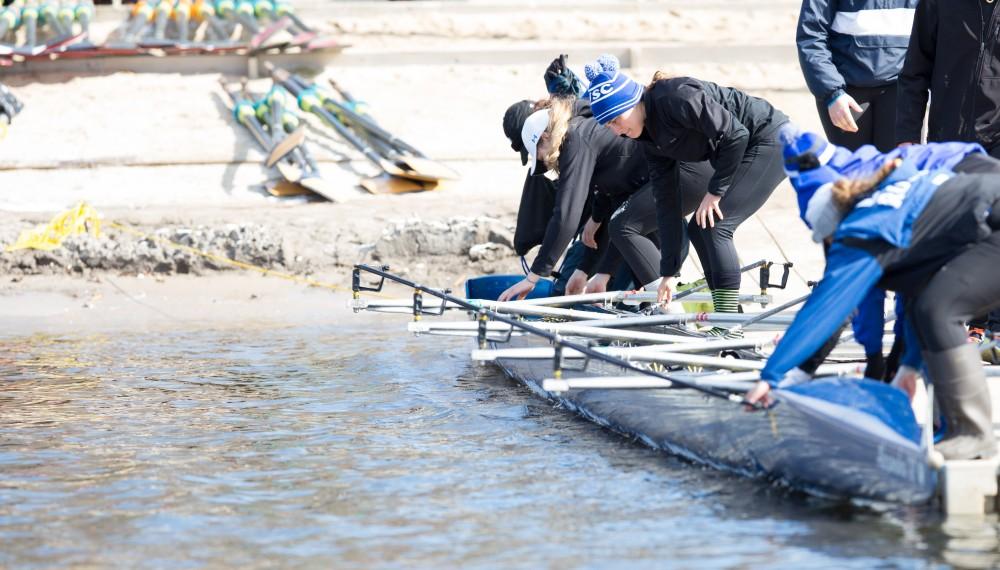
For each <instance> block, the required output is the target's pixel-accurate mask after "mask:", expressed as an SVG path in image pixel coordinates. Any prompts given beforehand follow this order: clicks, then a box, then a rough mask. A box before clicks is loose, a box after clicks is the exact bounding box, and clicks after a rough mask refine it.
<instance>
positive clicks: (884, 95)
mask: <svg viewBox="0 0 1000 570" xmlns="http://www.w3.org/2000/svg"><path fill="white" fill-rule="evenodd" d="M896 91H897V89H896V83H892V84H890V85H886V86H884V87H876V88H874V89H872V90H871V92H872V93H871V96H870V99H869V101H870V103H869V105H868V111H866V112H865V115H870V116H869V117H865V115H862V117H861V118H862V119H863V120H865V121H866V123H870V124H871V126H872V129H871V138H870V139H869V140H868V142H870V143H871V144H873V145H875V148H877V149H879V150H880V151H881V152H889V151H890V150H892V149H893V148H895V147H896Z"/></svg>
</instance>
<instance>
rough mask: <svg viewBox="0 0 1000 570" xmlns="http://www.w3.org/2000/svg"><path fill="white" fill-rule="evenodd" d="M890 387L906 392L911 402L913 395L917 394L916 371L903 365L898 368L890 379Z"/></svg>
mask: <svg viewBox="0 0 1000 570" xmlns="http://www.w3.org/2000/svg"><path fill="white" fill-rule="evenodd" d="M892 385H893V386H895V387H896V388H899V389H900V390H902V391H904V392H906V395H907V396H909V397H910V401H911V402H912V401H913V395H914V394H916V393H917V371H916V370H915V369H913V368H910V367H909V366H907V365H905V364H904V365H902V366H900V367H899V370H897V371H896V376H895V377H893V379H892Z"/></svg>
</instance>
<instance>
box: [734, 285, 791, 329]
mask: <svg viewBox="0 0 1000 570" xmlns="http://www.w3.org/2000/svg"><path fill="white" fill-rule="evenodd" d="M808 298H809V293H806V294H805V295H802V296H801V297H799V298H797V299H792V300H791V301H788V302H787V303H782V304H781V305H778V306H777V307H773V308H771V309H768V310H766V311H764V312H762V313H758V314H757V315H755V316H754V317H753V318H751V319H747V320H745V321H743V322H742V323H740V324H738V325H736V326H735V327H733V328H731V329H729V332H730V333H733V332H739V331H741V330H743V329H745V328H746V327H748V326H750V325H753V324H755V323H759V322H761V321H763V320H765V319H767V318H768V317H770V316H772V315H777V314H778V313H780V312H781V311H784V310H786V309H790V308H792V307H794V306H796V305H801V304H802V303H805V302H806V299H808Z"/></svg>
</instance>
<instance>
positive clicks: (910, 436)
mask: <svg viewBox="0 0 1000 570" xmlns="http://www.w3.org/2000/svg"><path fill="white" fill-rule="evenodd" d="M542 344H545V343H544V341H541V340H539V339H531V338H528V337H525V338H521V339H512V340H511V343H510V344H505V345H503V346H511V347H513V346H515V345H520V346H540V345H542ZM497 363H498V364H499V366H500V367H501V368H502V369H503V370H504V371H505V372H506V374H507V375H508V376H510V377H511V378H513V379H515V380H517V381H519V382H521V383H523V384H525V385H526V386H527V387H529V388H530V389H531V390H532V391H534V392H535V393H537V394H539V395H541V396H543V397H545V398H548V399H550V400H553V401H556V402H558V403H559V404H561V405H562V406H563V407H566V408H568V409H570V410H573V411H575V412H577V413H578V414H580V415H582V416H584V417H586V418H588V419H590V420H592V421H594V422H596V423H598V424H600V425H602V426H605V427H608V428H610V429H612V430H613V431H616V432H618V433H621V434H624V435H627V436H630V437H634V438H637V439H639V440H641V441H643V442H645V443H646V444H648V445H650V446H652V447H655V448H659V449H663V450H666V451H668V452H671V453H674V454H677V455H680V456H683V457H686V458H688V459H690V460H693V461H696V462H699V463H703V464H707V465H710V466H713V467H716V468H719V469H723V470H726V471H730V472H735V473H738V474H741V475H744V476H748V477H754V478H765V479H768V480H770V481H773V482H775V483H778V484H783V485H787V486H789V487H791V488H794V489H797V490H800V491H804V492H807V493H809V494H813V495H817V496H821V497H824V498H832V499H851V500H856V501H862V502H864V501H869V502H876V503H880V502H890V503H901V504H920V503H925V502H927V501H929V500H930V499H931V498H932V497H933V495H934V490H935V487H936V472H935V471H934V470H933V469H931V468H930V467H929V466H928V464H927V460H926V451H925V450H924V449H922V448H921V446H920V444H919V429H918V428H917V425H916V422H915V420H914V419H913V417H912V411H911V410H910V408H909V405H908V402H907V401H906V400H905V397H904V396H903V395H902V393H899V392H898V391H897V390H895V389H894V388H890V387H888V386H885V385H883V384H878V383H875V382H870V381H861V380H856V379H819V380H816V381H814V382H811V383H809V384H805V385H801V386H797V387H794V388H791V389H789V390H776V391H774V392H773V394H774V396H775V398H776V400H777V401H778V402H779V403H778V405H776V406H774V407H773V408H772V409H771V410H769V411H767V412H753V413H751V412H746V411H744V409H743V408H742V406H739V405H737V404H734V403H733V402H730V401H727V400H723V399H720V398H713V397H709V396H706V395H704V394H700V393H697V392H695V391H693V390H683V389H619V390H608V389H588V390H571V391H569V392H564V393H560V394H556V393H551V392H547V391H546V390H544V389H543V388H542V382H543V380H544V379H546V378H551V377H552V362H551V361H550V360H528V359H501V360H498V362H497ZM621 375H622V371H621V370H620V369H618V368H615V367H612V366H610V365H606V364H604V363H600V362H591V363H590V365H589V366H588V368H587V370H586V371H583V372H581V371H571V370H564V371H563V377H564V378H586V377H594V376H621ZM859 409H861V410H868V411H859Z"/></svg>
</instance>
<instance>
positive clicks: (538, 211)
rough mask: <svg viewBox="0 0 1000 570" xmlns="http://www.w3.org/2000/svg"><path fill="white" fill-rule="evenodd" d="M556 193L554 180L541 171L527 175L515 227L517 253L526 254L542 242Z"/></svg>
mask: <svg viewBox="0 0 1000 570" xmlns="http://www.w3.org/2000/svg"><path fill="white" fill-rule="evenodd" d="M554 194H555V191H554V189H553V187H552V181H551V180H549V179H548V178H546V177H544V176H542V175H541V174H540V173H536V174H535V175H534V176H532V175H530V174H529V175H527V176H525V178H524V186H523V187H522V188H521V202H520V204H519V205H518V208H517V226H516V227H515V229H514V253H516V254H517V255H526V254H527V253H528V251H529V250H530V249H531V248H533V247H535V246H536V245H538V244H539V243H541V242H542V239H543V237H544V234H545V225H546V223H547V220H548V218H549V215H550V214H551V212H552V208H553V205H554V204H553V202H554V196H553V195H554Z"/></svg>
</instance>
